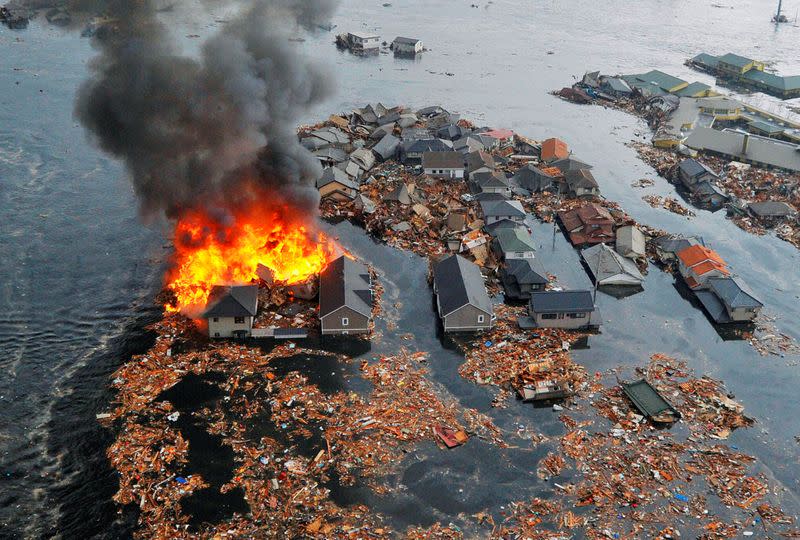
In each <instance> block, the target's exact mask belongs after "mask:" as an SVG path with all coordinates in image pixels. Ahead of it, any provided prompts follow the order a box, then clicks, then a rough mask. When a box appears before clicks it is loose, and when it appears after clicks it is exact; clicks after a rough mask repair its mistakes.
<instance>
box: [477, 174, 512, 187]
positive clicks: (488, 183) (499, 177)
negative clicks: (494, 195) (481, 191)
mask: <svg viewBox="0 0 800 540" xmlns="http://www.w3.org/2000/svg"><path fill="white" fill-rule="evenodd" d="M478 186H480V187H481V188H508V179H507V178H506V177H505V175H504V174H503V173H501V172H497V171H495V172H493V173H489V174H485V175H481V177H480V178H479V179H478Z"/></svg>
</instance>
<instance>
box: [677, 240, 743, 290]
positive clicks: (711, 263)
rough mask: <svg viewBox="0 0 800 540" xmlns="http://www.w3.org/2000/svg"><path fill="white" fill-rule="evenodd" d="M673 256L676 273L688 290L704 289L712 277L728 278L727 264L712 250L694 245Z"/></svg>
mask: <svg viewBox="0 0 800 540" xmlns="http://www.w3.org/2000/svg"><path fill="white" fill-rule="evenodd" d="M675 256H676V257H677V259H678V271H679V272H680V274H681V276H683V280H684V281H685V282H686V284H687V285H688V286H689V288H690V289H692V290H695V289H705V288H706V287H707V283H708V280H709V279H711V278H714V277H721V278H724V277H728V276H729V275H730V271H729V270H728V265H727V263H726V262H725V261H724V260H723V259H722V257H720V256H719V254H718V253H717V252H716V251H714V250H713V249H709V248H707V247H705V246H700V245H694V246H690V247H687V248H685V249H682V250H681V251H679V252H677V253H676V254H675Z"/></svg>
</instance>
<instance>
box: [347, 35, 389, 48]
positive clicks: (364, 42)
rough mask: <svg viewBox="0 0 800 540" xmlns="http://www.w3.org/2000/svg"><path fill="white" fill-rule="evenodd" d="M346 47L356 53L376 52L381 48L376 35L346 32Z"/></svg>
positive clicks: (378, 37)
mask: <svg viewBox="0 0 800 540" xmlns="http://www.w3.org/2000/svg"><path fill="white" fill-rule="evenodd" d="M346 36H347V45H348V47H350V49H351V50H353V51H356V52H367V51H371V50H375V51H377V50H378V49H379V48H380V46H381V38H380V36H378V35H377V34H370V33H367V32H348V33H347V35H346Z"/></svg>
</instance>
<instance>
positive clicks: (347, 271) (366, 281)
mask: <svg viewBox="0 0 800 540" xmlns="http://www.w3.org/2000/svg"><path fill="white" fill-rule="evenodd" d="M344 306H347V307H349V308H350V309H352V310H353V311H355V312H357V313H360V314H362V315H364V316H365V317H368V318H369V317H370V316H371V315H372V292H371V290H370V277H369V271H368V270H367V267H366V266H364V265H363V264H361V263H360V262H357V261H354V260H352V259H350V258H349V257H346V256H344V255H342V256H341V257H339V258H338V259H336V260H334V261H332V262H331V263H330V264H328V266H327V267H326V268H325V270H323V271H322V272H321V273H320V275H319V316H320V318H321V317H325V316H326V315H329V314H331V313H333V312H334V311H336V310H337V309H339V308H342V307H344Z"/></svg>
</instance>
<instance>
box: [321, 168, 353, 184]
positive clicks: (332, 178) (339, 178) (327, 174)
mask: <svg viewBox="0 0 800 540" xmlns="http://www.w3.org/2000/svg"><path fill="white" fill-rule="evenodd" d="M334 182H336V183H339V184H341V185H343V186H344V187H348V188H351V189H358V187H359V186H358V183H356V182H354V181H353V180H351V179H350V177H349V176H347V173H346V172H344V171H343V170H341V169H338V168H336V167H328V168H327V169H325V170H323V171H322V176H320V177H319V180H317V189H319V188H322V187H325V186H327V185H328V184H332V183H334Z"/></svg>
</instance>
